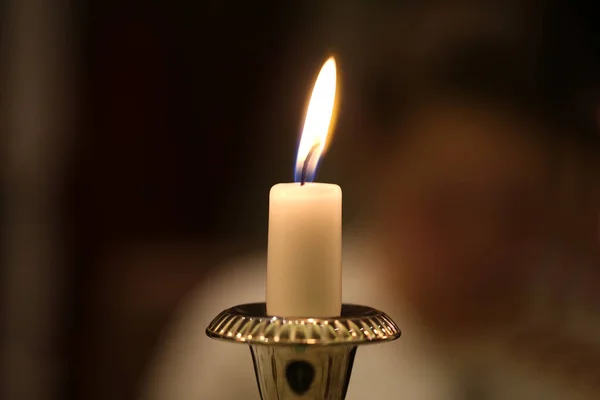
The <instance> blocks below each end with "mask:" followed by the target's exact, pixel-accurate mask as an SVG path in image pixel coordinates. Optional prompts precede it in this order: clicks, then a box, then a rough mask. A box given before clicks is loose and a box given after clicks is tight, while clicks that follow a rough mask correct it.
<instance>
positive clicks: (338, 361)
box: [206, 303, 400, 400]
mask: <svg viewBox="0 0 600 400" xmlns="http://www.w3.org/2000/svg"><path fill="white" fill-rule="evenodd" d="M206 334H207V335H208V336H209V337H210V338H213V339H220V340H226V341H230V342H232V343H243V344H247V345H249V346H250V353H251V355H252V362H253V364H254V372H255V374H256V380H257V383H258V390H259V393H260V396H261V399H262V400H294V399H305V400H306V399H312V400H343V399H344V398H345V397H346V392H347V390H348V384H349V383H350V375H351V372H352V364H353V362H354V356H355V354H356V350H357V347H358V346H359V345H364V344H373V343H384V342H389V341H393V340H395V339H397V338H399V337H400V329H399V328H398V326H397V325H396V324H395V323H394V321H392V319H391V318H390V317H388V316H387V315H386V314H385V313H383V312H381V311H378V310H375V309H373V308H371V307H366V306H359V305H353V304H344V305H343V306H342V314H341V316H339V317H334V318H284V317H275V316H269V315H267V313H266V305H265V303H254V304H244V305H239V306H236V307H232V308H230V309H227V310H225V311H223V312H221V313H220V314H219V315H218V316H217V317H216V318H215V319H214V320H213V321H212V322H211V323H210V325H209V326H208V328H206Z"/></svg>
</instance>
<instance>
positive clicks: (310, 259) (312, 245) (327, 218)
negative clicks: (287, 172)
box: [267, 57, 342, 317]
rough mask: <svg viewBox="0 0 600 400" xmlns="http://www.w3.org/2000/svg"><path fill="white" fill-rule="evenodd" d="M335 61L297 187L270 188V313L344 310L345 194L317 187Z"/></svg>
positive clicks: (318, 98) (313, 113) (312, 107)
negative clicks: (316, 173)
mask: <svg viewBox="0 0 600 400" xmlns="http://www.w3.org/2000/svg"><path fill="white" fill-rule="evenodd" d="M336 75H337V72H336V65H335V60H334V58H333V57H331V58H329V59H328V60H327V62H325V64H324V65H323V67H322V68H321V72H320V73H319V76H318V77H317V81H316V82H315V86H314V89H313V92H312V95H311V98H310V102H309V105H308V110H307V112H306V119H305V122H304V129H303V131H302V137H301V139H300V144H299V147H298V158H297V161H296V176H295V181H296V182H295V183H280V184H277V185H275V186H273V187H272V188H271V193H270V200H269V248H268V257H267V313H268V314H269V315H276V316H282V317H332V316H338V315H339V314H340V311H341V306H342V261H341V257H342V255H341V253H342V190H341V188H340V187H339V186H338V185H333V184H325V183H313V182H312V180H313V178H314V175H315V172H316V168H317V165H318V163H319V159H320V158H321V156H322V155H323V154H324V152H325V149H326V146H327V143H328V140H327V138H328V136H329V132H330V130H331V129H332V120H333V112H334V106H335V97H336V96H335V95H336V78H337V76H336Z"/></svg>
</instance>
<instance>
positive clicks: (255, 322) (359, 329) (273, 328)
mask: <svg viewBox="0 0 600 400" xmlns="http://www.w3.org/2000/svg"><path fill="white" fill-rule="evenodd" d="M206 334H207V335H208V336H209V337H211V338H213V339H220V340H227V341H231V342H236V343H245V344H251V345H270V346H273V345H281V346H291V345H312V346H332V345H359V344H368V343H380V342H386V341H392V340H396V339H398V338H399V337H400V334H401V333H400V328H398V326H397V325H396V324H395V323H394V321H392V319H391V318H390V317H389V316H387V315H386V314H385V313H384V312H382V311H379V310H376V309H374V308H371V307H367V306H361V305H355V304H344V305H343V306H342V315H341V316H339V317H334V318H283V317H274V316H268V315H267V314H266V305H265V303H252V304H243V305H239V306H235V307H232V308H230V309H227V310H225V311H223V312H221V313H220V314H219V315H218V316H217V317H215V319H213V321H212V322H211V323H210V324H209V325H208V327H207V328H206Z"/></svg>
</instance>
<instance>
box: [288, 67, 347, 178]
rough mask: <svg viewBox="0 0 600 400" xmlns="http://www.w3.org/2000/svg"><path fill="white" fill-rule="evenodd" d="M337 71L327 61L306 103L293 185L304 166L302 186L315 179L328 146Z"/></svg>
mask: <svg viewBox="0 0 600 400" xmlns="http://www.w3.org/2000/svg"><path fill="white" fill-rule="evenodd" d="M336 80H337V70H336V65H335V59H334V58H333V57H330V58H329V59H328V60H327V61H326V62H325V64H323V67H322V68H321V72H319V76H318V77H317V81H316V82H315V86H314V88H313V91H312V94H311V96H310V102H309V103H308V110H307V111H306V119H305V120H304V128H303V130H302V136H301V138H300V144H299V146H298V158H297V159H296V174H295V180H296V182H300V181H301V180H302V170H303V169H304V167H305V161H306V160H307V157H308V156H309V154H310V159H309V160H308V162H307V163H306V177H305V178H306V182H311V181H312V180H313V178H314V176H315V172H316V170H317V165H318V164H319V160H320V158H321V157H322V156H323V154H324V152H325V149H326V147H327V144H328V136H329V131H330V130H331V127H332V121H333V112H334V106H335V92H336Z"/></svg>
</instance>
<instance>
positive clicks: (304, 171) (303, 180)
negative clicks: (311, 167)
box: [300, 143, 319, 186]
mask: <svg viewBox="0 0 600 400" xmlns="http://www.w3.org/2000/svg"><path fill="white" fill-rule="evenodd" d="M317 147H319V143H317V144H315V145H314V146H313V147H311V148H310V151H309V152H308V154H307V155H306V158H305V159H304V164H303V165H302V174H301V175H300V186H304V184H305V183H306V174H307V172H308V163H309V162H310V159H311V157H312V155H313V153H314V152H315V150H316V149H317Z"/></svg>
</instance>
